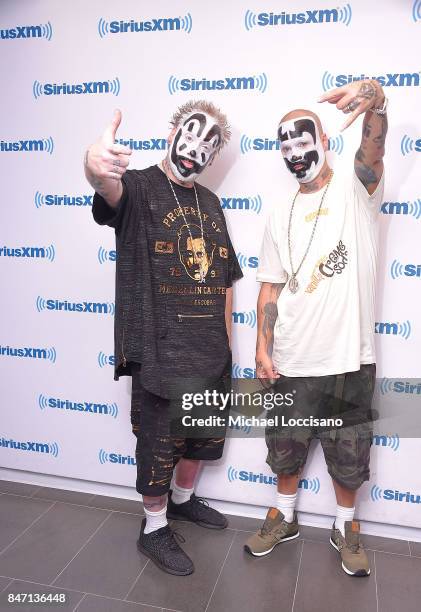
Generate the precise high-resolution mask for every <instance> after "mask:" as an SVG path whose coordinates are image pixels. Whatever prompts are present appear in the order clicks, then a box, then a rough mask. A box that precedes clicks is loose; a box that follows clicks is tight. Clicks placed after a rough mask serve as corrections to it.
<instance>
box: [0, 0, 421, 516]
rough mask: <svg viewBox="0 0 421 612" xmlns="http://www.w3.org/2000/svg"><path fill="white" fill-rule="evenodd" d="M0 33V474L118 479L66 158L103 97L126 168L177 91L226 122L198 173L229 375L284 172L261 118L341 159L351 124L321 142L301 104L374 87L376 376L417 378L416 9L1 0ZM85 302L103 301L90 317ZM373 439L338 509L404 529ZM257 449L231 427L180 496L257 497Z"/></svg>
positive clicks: (116, 386) (128, 440)
mask: <svg viewBox="0 0 421 612" xmlns="http://www.w3.org/2000/svg"><path fill="white" fill-rule="evenodd" d="M276 15H280V17H278V18H276V17H274V16H276ZM124 23H126V26H125V25H124ZM0 30H1V39H0V65H1V76H2V83H3V87H2V127H1V141H0V159H1V169H2V211H3V214H2V223H1V233H0V236H1V240H0V266H1V280H2V296H1V300H0V312H1V322H2V323H1V332H0V367H1V383H0V384H1V388H0V390H1V394H0V397H1V428H0V463H1V465H2V466H4V467H7V468H14V469H21V470H26V471H33V472H38V473H43V474H55V475H59V476H66V477H72V478H78V479H87V480H91V481H95V482H107V483H115V484H121V485H127V486H132V485H134V480H135V471H136V468H135V466H134V449H135V439H134V437H133V435H132V433H131V429H130V425H129V403H130V383H131V379H127V378H122V379H121V380H120V382H119V383H115V382H114V381H113V356H112V353H113V307H114V304H113V300H114V267H115V263H114V261H115V252H114V248H115V245H114V235H113V231H112V230H110V229H108V228H101V227H99V226H97V225H96V224H95V223H94V222H93V220H92V217H91V200H92V198H91V196H92V189H91V188H90V186H89V185H88V184H87V182H86V181H85V178H84V175H83V169H82V158H83V154H84V151H85V149H86V147H87V145H88V144H90V143H91V142H93V141H94V140H95V139H96V138H97V137H98V136H99V134H100V133H101V132H102V130H103V129H104V127H105V126H106V124H107V122H108V121H109V120H110V119H111V117H112V112H113V109H114V108H115V107H118V108H120V109H121V110H122V113H123V121H122V124H121V126H120V129H119V131H118V134H117V136H118V138H121V139H123V140H125V141H130V146H131V147H132V148H133V149H134V154H133V155H132V162H131V167H133V168H142V167H146V166H148V165H150V164H153V163H157V162H158V161H159V160H160V159H162V157H163V155H164V152H163V149H164V148H165V138H166V137H167V135H168V132H169V125H168V119H169V117H170V116H171V114H172V112H173V111H174V110H175V108H176V107H177V106H178V105H179V104H181V103H183V102H185V101H186V100H188V99H190V98H192V97H193V98H199V97H205V98H206V99H209V100H212V101H213V102H215V103H216V104H217V105H219V106H220V107H221V108H222V109H223V110H224V111H225V112H226V113H227V115H228V117H229V119H230V122H231V125H232V132H233V136H232V141H231V143H230V145H229V147H228V148H227V150H226V151H224V152H223V154H222V155H221V157H220V158H219V159H218V160H217V162H216V163H215V164H214V166H213V167H212V168H211V169H210V171H209V172H208V173H207V174H206V176H204V177H203V183H204V184H206V185H207V186H208V187H210V188H211V189H213V190H214V191H216V193H217V194H218V195H219V196H220V197H221V198H222V203H223V207H224V209H225V213H226V218H227V221H228V224H229V226H230V229H231V235H232V238H233V242H234V245H235V249H236V251H237V253H238V256H239V259H240V262H241V265H242V267H243V271H244V279H243V280H242V281H240V282H239V283H237V285H236V288H235V304H234V310H235V314H234V360H235V364H234V375H235V376H238V377H246V378H247V377H251V376H253V375H254V372H253V368H254V344H255V333H256V329H255V307H256V297H257V291H258V285H257V283H256V281H255V272H256V265H257V257H258V252H259V247H260V240H261V236H262V232H263V227H264V223H265V218H266V216H267V214H268V212H269V211H270V209H271V207H272V206H277V205H280V204H282V191H283V186H285V185H286V184H287V182H288V181H290V180H293V179H290V178H289V177H288V176H287V172H286V170H285V167H284V164H283V162H282V160H281V157H280V153H279V152H277V151H276V150H275V138H276V127H277V122H278V120H279V118H280V116H281V115H282V114H283V113H285V112H286V111H287V110H289V109H290V108H294V107H297V106H300V107H302V106H304V107H310V108H312V109H314V110H316V112H319V113H320V115H321V117H322V121H323V123H324V127H325V129H326V131H327V133H328V135H329V136H330V148H331V153H330V156H331V157H330V159H331V162H332V164H333V165H334V166H335V165H337V164H352V159H353V155H354V152H355V150H356V147H357V146H358V143H359V139H360V132H361V122H359V123H358V125H356V126H352V127H351V128H350V129H349V130H347V131H346V132H345V133H344V134H343V135H340V132H339V128H340V126H341V125H342V122H343V115H341V114H340V113H339V112H338V111H336V109H334V108H332V107H325V106H323V105H317V102H316V100H317V98H318V97H319V95H321V93H323V91H324V89H326V88H329V87H331V86H336V85H340V84H343V83H344V82H346V80H347V79H352V78H356V77H361V76H362V75H365V76H368V77H376V78H379V79H380V81H381V82H382V84H384V85H385V89H386V93H387V96H388V97H389V99H390V105H389V126H390V127H389V135H388V139H387V154H386V171H387V182H386V192H385V202H384V203H383V205H382V208H381V211H380V223H381V235H382V241H381V261H380V268H379V290H378V306H377V319H376V320H377V322H378V323H377V325H376V331H377V332H378V333H377V335H376V340H377V350H378V375H379V376H381V377H400V378H401V379H402V381H405V380H406V379H408V378H410V377H412V378H415V377H417V376H420V362H419V349H420V328H421V319H420V316H421V315H420V308H419V298H420V277H421V266H420V262H421V257H420V249H419V228H420V227H421V189H420V186H419V180H417V178H418V177H417V171H418V174H419V169H420V153H421V126H420V121H419V108H420V104H421V82H420V75H421V72H420V69H421V64H420V60H419V58H420V51H421V1H420V0H417V1H416V2H415V3H414V2H413V1H412V0H411V1H409V0H408V1H406V0H384V1H383V2H382V3H381V8H380V7H379V6H378V3H375V2H371V3H367V2H364V1H363V0H353V1H352V2H351V3H343V4H341V5H340V7H333V6H332V4H331V3H329V2H326V1H325V0H319V1H318V2H317V4H312V2H311V0H297V1H289V2H279V1H277V0H267V1H266V2H261V1H258V0H250V1H242V0H231V1H230V2H229V3H226V2H222V1H219V2H218V1H215V2H207V3H204V2H201V3H198V2H189V1H187V0H172V1H169V0H156V2H154V3H150V2H146V1H145V0H143V1H142V0H140V1H139V0H136V1H135V0H126V1H125V2H120V3H115V2H111V1H108V0H102V1H100V0H93V1H91V2H89V3H88V2H83V1H82V0H73V2H67V3H66V2H60V3H57V2H53V1H52V0H39V1H38V2H30V1H29V0H27V1H24V0H21V1H17V2H16V1H13V0H3V1H2V3H1V6H0ZM124 30H127V31H124ZM204 79H205V80H206V81H207V83H206V84H205V85H203V80H204ZM213 81H217V83H214V84H212V82H213ZM200 82H201V83H202V84H201V85H200ZM198 83H199V84H198ZM63 84H67V86H68V88H65V87H60V86H62V85H63ZM76 85H77V86H76ZM72 86H76V87H73V88H72ZM204 86H205V87H206V88H207V90H206V91H202V89H203V87H204ZM195 88H196V90H195ZM71 92H73V93H71ZM417 266H418V267H417ZM66 301H67V302H68V303H80V304H84V303H87V304H88V305H87V306H81V309H82V310H84V309H87V311H85V312H80V311H66V310H58V306H57V303H58V302H66ZM95 303H101V304H105V306H102V307H101V309H100V312H90V311H89V310H95V306H94V305H92V304H95ZM385 388H386V391H387V392H388V393H391V394H392V393H394V392H395V391H394V387H393V386H391V387H390V386H389V387H385ZM419 392H420V390H419V391H418V393H419ZM401 395H402V394H401ZM389 434H390V435H389V437H384V438H377V439H376V445H375V446H374V448H373V454H372V477H371V480H370V482H369V483H366V484H365V485H364V486H363V488H362V491H361V494H360V497H359V508H358V515H359V517H360V518H362V519H366V520H370V521H380V522H384V523H391V524H396V525H406V526H418V527H421V514H420V512H419V505H418V503H419V502H420V498H419V497H418V498H417V495H419V494H420V493H421V474H420V471H419V470H417V469H414V466H416V465H418V463H419V462H420V460H421V449H420V445H419V443H418V440H415V439H405V438H402V437H399V436H397V435H396V432H394V431H391V432H389ZM265 451H266V449H265V443H264V440H262V439H253V438H251V437H250V436H248V435H247V434H245V436H244V438H243V439H231V440H229V441H228V442H227V445H226V450H225V453H224V458H223V460H221V461H219V462H218V463H217V464H213V465H208V466H206V467H205V469H204V471H203V473H202V476H201V479H200V483H199V494H203V495H208V496H209V497H213V498H214V499H223V500H231V501H240V502H244V503H251V504H256V505H263V506H265V505H268V504H270V503H272V502H273V493H274V482H273V478H272V477H273V475H272V474H271V472H270V470H269V468H268V466H267V465H266V464H265V454H266V453H265ZM300 489H301V495H300V497H299V509H300V510H305V511H309V512H310V511H311V512H315V513H320V514H332V513H333V510H334V497H333V493H332V489H331V483H330V480H329V478H328V475H327V471H326V467H325V464H324V461H323V457H322V455H321V453H320V448H319V447H317V448H316V449H315V451H314V453H312V455H311V460H310V461H309V462H308V464H307V468H306V472H305V478H303V480H302V481H301V483H300ZM400 493H403V494H404V495H399V494H400ZM417 501H418V503H416V502H417Z"/></svg>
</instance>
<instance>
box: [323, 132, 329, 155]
mask: <svg viewBox="0 0 421 612" xmlns="http://www.w3.org/2000/svg"><path fill="white" fill-rule="evenodd" d="M321 141H322V145H323V150H324V151H327V150H328V149H329V138H328V137H327V134H325V133H324V132H323V134H322V137H321Z"/></svg>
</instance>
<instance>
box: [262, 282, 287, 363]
mask: <svg viewBox="0 0 421 612" xmlns="http://www.w3.org/2000/svg"><path fill="white" fill-rule="evenodd" d="M283 286H284V285H281V284H277V283H271V284H269V283H264V285H263V286H262V289H261V290H260V294H259V300H258V305H257V317H258V331H257V349H258V350H259V349H262V350H263V351H265V352H267V353H268V354H270V353H271V352H272V347H273V330H274V327H275V323H276V319H277V317H278V307H277V301H278V298H279V295H280V293H281V291H282V287H283Z"/></svg>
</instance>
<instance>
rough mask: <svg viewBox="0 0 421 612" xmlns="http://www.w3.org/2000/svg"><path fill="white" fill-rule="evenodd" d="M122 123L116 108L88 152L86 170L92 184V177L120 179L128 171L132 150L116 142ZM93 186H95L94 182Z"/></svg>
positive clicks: (119, 112)
mask: <svg viewBox="0 0 421 612" xmlns="http://www.w3.org/2000/svg"><path fill="white" fill-rule="evenodd" d="M120 123H121V111H120V110H119V109H116V110H115V111H114V116H113V118H112V120H111V122H110V123H109V124H108V125H107V127H106V128H105V130H104V132H103V134H102V136H101V138H100V139H99V140H98V141H97V142H96V143H94V144H93V145H91V146H90V147H89V149H88V150H87V152H86V155H85V172H86V175H87V178H88V180H89V182H90V183H91V184H92V180H91V179H92V178H96V179H100V180H103V179H112V180H116V181H119V180H120V179H121V177H122V176H123V174H124V173H125V172H126V169H127V166H128V165H129V156H130V155H131V154H132V150H131V149H130V148H129V147H125V146H123V145H119V144H115V142H114V141H115V135H116V132H117V129H118V127H119V125H120ZM92 186H93V187H95V185H93V184H92Z"/></svg>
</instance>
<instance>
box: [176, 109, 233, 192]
mask: <svg viewBox="0 0 421 612" xmlns="http://www.w3.org/2000/svg"><path fill="white" fill-rule="evenodd" d="M220 142H221V129H220V127H219V125H218V124H217V122H216V121H215V119H213V118H212V117H211V116H210V115H207V114H206V113H202V112H193V113H191V114H190V115H188V117H186V118H183V121H182V122H181V124H180V126H179V128H178V130H177V132H176V134H175V136H174V139H173V141H172V143H171V145H170V147H169V150H168V157H167V159H168V163H169V164H170V167H171V170H172V171H173V173H174V175H175V176H176V177H177V178H178V180H180V181H183V182H192V181H195V180H196V178H197V177H198V175H199V174H200V173H201V172H203V170H204V169H205V168H206V166H207V165H208V164H209V163H210V162H211V161H212V159H213V158H214V156H215V154H216V152H217V150H218V147H219V145H220Z"/></svg>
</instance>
